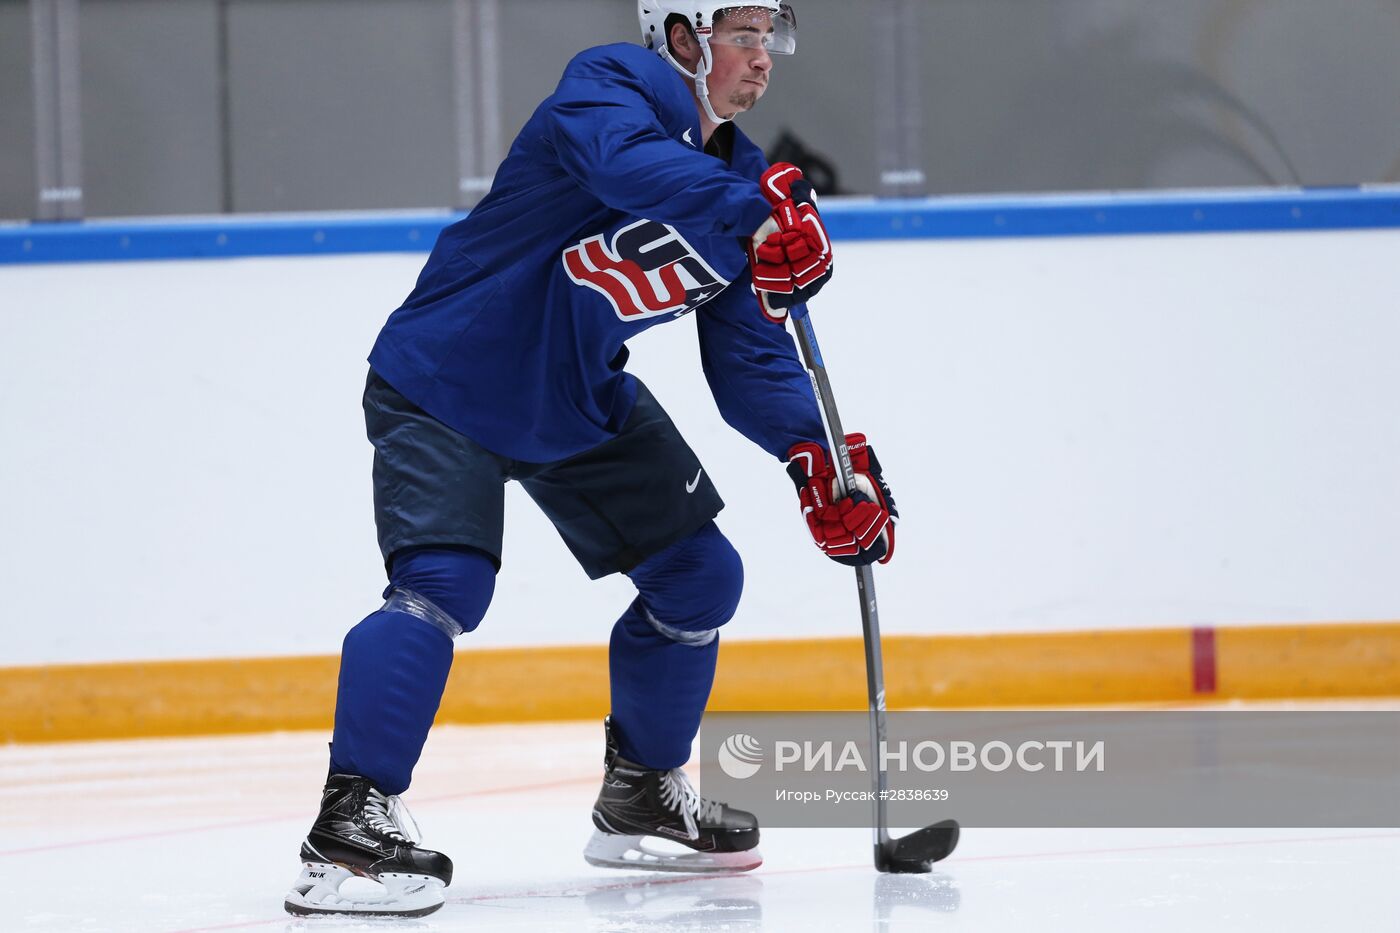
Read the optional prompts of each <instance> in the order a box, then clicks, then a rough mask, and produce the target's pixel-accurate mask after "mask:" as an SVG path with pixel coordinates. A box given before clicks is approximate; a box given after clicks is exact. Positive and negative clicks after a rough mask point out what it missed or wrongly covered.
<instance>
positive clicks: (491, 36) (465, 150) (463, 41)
mask: <svg viewBox="0 0 1400 933" xmlns="http://www.w3.org/2000/svg"><path fill="white" fill-rule="evenodd" d="M500 32H501V30H500V4H499V0H453V3H452V61H453V67H452V81H453V86H452V96H453V100H454V102H455V104H456V111H457V203H456V205H455V206H456V207H459V208H466V207H471V206H472V205H473V204H475V203H476V202H477V201H480V200H481V199H482V197H483V196H485V194H486V192H487V191H489V190H491V181H492V178H493V177H494V175H495V172H496V165H497V163H498V162H499V161H500V160H501V158H502V157H503V156H504V155H505V153H504V151H503V148H502V144H501V81H500Z"/></svg>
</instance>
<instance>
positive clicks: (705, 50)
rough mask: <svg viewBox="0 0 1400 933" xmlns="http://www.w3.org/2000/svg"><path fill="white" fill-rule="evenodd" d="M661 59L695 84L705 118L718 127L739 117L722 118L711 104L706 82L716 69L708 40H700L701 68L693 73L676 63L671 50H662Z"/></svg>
mask: <svg viewBox="0 0 1400 933" xmlns="http://www.w3.org/2000/svg"><path fill="white" fill-rule="evenodd" d="M661 57H662V58H664V59H666V61H668V62H670V64H671V67H672V68H674V69H676V70H677V71H679V72H680V73H681V74H683V75H685V76H686V77H687V78H689V79H690V80H691V81H694V82H695V96H696V97H698V98H699V99H700V106H701V107H704V108H705V116H707V117H709V118H710V120H711V121H713V122H714V124H715V125H716V126H720V125H722V124H725V123H729V122H730V121H732V120H733V119H734V117H737V116H738V114H737V113H735V114H734V116H732V117H722V116H720V115H719V114H717V113H715V108H714V105H713V104H711V103H710V85H709V82H708V81H706V77H707V76H708V75H709V73H710V69H712V68H713V67H714V59H712V58H711V57H710V41H709V40H708V39H701V40H700V67H699V68H697V69H695V71H693V72H692V71H688V70H686V67H685V66H684V65H682V64H681V63H680V62H678V61H676V59H675V56H673V55H672V54H671V50H670V49H669V48H666V49H662V50H661Z"/></svg>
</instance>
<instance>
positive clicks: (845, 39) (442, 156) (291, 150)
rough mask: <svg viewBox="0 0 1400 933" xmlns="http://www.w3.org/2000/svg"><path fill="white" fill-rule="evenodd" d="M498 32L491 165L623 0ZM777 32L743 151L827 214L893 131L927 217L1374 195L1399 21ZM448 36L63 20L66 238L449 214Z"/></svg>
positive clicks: (804, 13)
mask: <svg viewBox="0 0 1400 933" xmlns="http://www.w3.org/2000/svg"><path fill="white" fill-rule="evenodd" d="M900 3H903V7H902V8H903V9H904V10H906V14H905V15H907V16H909V17H912V20H913V25H912V27H911V28H908V29H904V30H900V31H899V32H898V34H897V35H892V34H891V32H890V30H889V29H888V28H887V26H884V25H881V24H880V21H879V18H878V16H877V15H875V14H877V13H878V12H879V11H880V10H886V9H892V8H894V7H896V6H899V4H900ZM498 6H499V16H500V20H499V22H500V36H501V38H500V42H499V44H498V45H497V47H496V48H497V53H498V64H497V68H496V70H497V76H498V78H499V85H500V103H501V114H502V129H503V131H504V138H505V139H504V141H505V143H508V142H509V140H510V139H511V138H512V137H513V135H514V133H515V132H516V131H517V130H518V129H519V127H520V126H521V124H523V123H524V121H525V120H526V119H527V118H528V116H529V114H530V113H531V111H532V110H533V109H534V107H535V106H536V105H537V104H538V102H539V101H540V100H541V99H542V98H543V97H544V96H545V95H547V94H548V93H549V91H550V89H551V88H552V87H553V86H554V84H555V82H556V81H557V80H558V76H559V73H560V71H561V69H562V68H563V66H564V64H565V63H566V62H567V61H568V59H569V58H570V57H571V56H572V55H573V54H574V53H575V52H577V51H578V50H579V49H581V48H584V47H586V46H588V45H592V44H597V43H601V42H608V41H628V42H631V41H635V40H636V37H637V28H636V24H635V19H634V12H633V11H634V4H633V0H499V4H498ZM797 6H798V12H799V20H800V23H801V30H802V31H801V36H802V39H801V51H800V54H799V55H798V56H797V57H796V58H792V59H780V60H779V61H778V71H777V74H776V76H775V81H774V86H773V89H772V91H771V92H770V93H769V95H768V97H767V98H766V99H765V100H764V102H763V103H762V104H761V106H760V108H759V109H758V110H757V111H756V112H755V113H753V114H750V115H748V116H746V117H745V118H744V119H743V126H744V128H745V130H746V131H748V132H749V133H750V135H752V136H753V137H754V138H755V139H756V140H757V141H758V142H759V143H760V144H762V145H768V144H769V143H771V141H772V140H773V139H774V138H775V137H776V135H777V134H778V132H779V131H780V130H782V129H784V128H788V129H791V130H793V131H795V132H796V133H797V135H798V136H800V137H801V138H802V140H803V141H804V142H805V143H807V144H808V145H809V146H810V147H811V148H812V149H813V150H815V151H817V152H819V153H822V154H824V155H826V156H827V157H829V158H830V159H832V160H833V161H834V162H835V163H836V164H837V166H838V167H839V169H840V173H841V180H842V186H843V188H844V189H846V190H848V191H852V192H856V193H872V192H877V191H880V190H882V189H881V175H880V172H881V169H882V168H889V167H890V166H889V165H888V164H885V165H882V161H881V158H880V150H881V145H882V143H881V140H882V138H883V139H888V136H885V137H882V136H881V135H880V132H879V131H878V127H877V124H878V123H879V120H878V114H879V113H880V111H881V109H882V108H884V109H886V110H889V109H890V108H892V107H896V106H904V107H906V108H907V109H909V110H910V111H911V112H909V113H906V114H905V115H904V116H905V118H906V119H905V121H904V122H907V124H908V127H909V133H908V134H906V135H908V137H909V147H908V148H909V149H910V151H911V154H912V157H913V158H914V160H915V161H916V162H917V163H918V164H917V165H916V166H915V167H917V168H920V169H922V171H923V172H924V173H925V175H926V178H927V183H926V185H925V189H926V190H928V191H929V192H932V193H968V192H998V191H1001V192H1019V191H1046V190H1082V189H1105V188H1118V189H1121V188H1130V189H1131V188H1164V187H1212V186H1234V185H1259V184H1295V183H1300V182H1301V183H1305V184H1309V185H1323V184H1355V183H1361V182H1381V181H1400V0H1330V2H1328V3H1325V4H1322V3H1317V2H1315V0H1172V2H1171V3H1161V2H1153V0H912V2H911V0H798V3H797ZM221 24H222V25H221ZM453 24H454V19H453V2H452V0H85V2H83V3H82V43H81V52H82V65H81V75H82V93H83V105H82V116H83V121H84V122H83V166H84V174H85V178H84V182H85V184H84V187H85V193H86V198H87V204H86V208H87V213H88V214H89V215H90V216H112V215H122V214H172V213H208V212H216V211H221V210H235V211H296V210H321V209H364V208H420V207H440V206H448V205H451V204H452V203H453V202H454V201H455V200H456V197H457V194H456V192H457V181H458V170H459V168H460V165H459V160H458V151H457V148H458V138H457V104H458V101H456V100H455V97H454V93H453V92H454V89H453V80H454V79H453V75H454V51H453V48H454V47H453V42H452V30H453ZM28 31H29V25H28V16H27V12H26V3H25V2H23V0H0V217H8V218H25V217H29V216H32V215H33V211H34V203H33V202H34V194H33V185H34V182H33V177H34V153H33V114H32V104H31V102H30V101H31V98H32V91H31V87H30V79H29V48H28ZM896 55H898V56H899V57H898V58H897V59H896V58H893V56H896ZM221 62H226V68H224V67H221ZM901 69H904V70H906V71H907V73H908V74H909V75H910V81H909V82H908V84H909V86H908V87H905V88H903V89H900V88H899V87H898V86H897V82H896V78H895V75H896V73H897V72H899V71H900V70H901ZM225 72H226V74H227V84H226V85H224V84H223V83H222V82H221V74H223V73H225ZM892 85H893V86H892ZM470 132H471V131H470V129H469V130H468V134H467V135H468V137H470ZM885 148H886V150H888V149H889V146H888V145H886V146H885ZM500 155H503V153H497V158H499V156H500ZM888 161H889V160H888V159H886V160H885V162H886V163H888ZM884 190H889V189H888V188H886V189H884Z"/></svg>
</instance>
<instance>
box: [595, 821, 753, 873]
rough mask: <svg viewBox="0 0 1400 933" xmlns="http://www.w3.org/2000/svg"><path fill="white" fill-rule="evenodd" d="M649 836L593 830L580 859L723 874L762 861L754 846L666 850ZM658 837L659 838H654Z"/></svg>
mask: <svg viewBox="0 0 1400 933" xmlns="http://www.w3.org/2000/svg"><path fill="white" fill-rule="evenodd" d="M651 838H652V837H650V836H620V835H615V834H613V833H605V832H603V831H602V830H594V832H593V838H592V839H589V840H588V845H587V846H586V847H585V848H584V850H583V860H584V861H586V862H587V863H588V864H590V865H596V866H598V867H599V868H623V869H630V870H633V871H683V872H694V873H696V874H704V873H711V874H727V873H732V872H739V871H753V870H754V869H755V868H757V867H758V866H760V865H762V864H763V856H762V855H761V854H759V851H758V850H757V849H746V850H745V851H743V852H694V851H686V852H668V851H665V850H664V849H660V848H658V847H657V846H656V845H654V844H649V843H648V841H649V840H650V839H651ZM658 841H659V840H658Z"/></svg>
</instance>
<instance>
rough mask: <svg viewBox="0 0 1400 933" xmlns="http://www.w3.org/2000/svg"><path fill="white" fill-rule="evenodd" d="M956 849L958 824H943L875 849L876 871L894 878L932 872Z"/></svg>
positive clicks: (950, 821) (892, 840) (934, 825)
mask: <svg viewBox="0 0 1400 933" xmlns="http://www.w3.org/2000/svg"><path fill="white" fill-rule="evenodd" d="M957 847H958V823H957V821H956V820H944V821H943V822H941V823H934V824H933V825H932V826H925V827H924V828H923V829H921V830H919V831H918V832H913V833H910V834H909V835H907V836H905V837H904V838H903V839H891V840H890V841H889V842H887V843H885V845H883V846H876V847H875V867H876V868H877V869H879V870H880V871H885V872H893V873H895V874H922V873H924V872H929V871H933V863H934V862H941V861H943V860H944V859H945V858H947V857H948V856H950V855H952V854H953V850H954V849H956V848H957Z"/></svg>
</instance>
